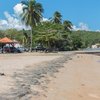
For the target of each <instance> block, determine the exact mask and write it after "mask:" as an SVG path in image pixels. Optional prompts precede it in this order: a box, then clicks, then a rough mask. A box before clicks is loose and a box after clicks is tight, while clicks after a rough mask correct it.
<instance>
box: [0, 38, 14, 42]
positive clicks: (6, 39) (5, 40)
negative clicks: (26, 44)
mask: <svg viewBox="0 0 100 100" xmlns="http://www.w3.org/2000/svg"><path fill="white" fill-rule="evenodd" d="M0 43H13V41H12V40H11V39H9V38H7V37H4V38H2V39H0Z"/></svg>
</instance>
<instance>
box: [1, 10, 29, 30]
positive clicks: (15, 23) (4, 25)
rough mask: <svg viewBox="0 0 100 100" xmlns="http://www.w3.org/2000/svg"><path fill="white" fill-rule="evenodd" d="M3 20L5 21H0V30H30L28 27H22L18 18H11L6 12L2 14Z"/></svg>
mask: <svg viewBox="0 0 100 100" xmlns="http://www.w3.org/2000/svg"><path fill="white" fill-rule="evenodd" d="M4 15H5V18H6V20H0V29H3V30H5V29H10V28H15V29H18V30H21V29H23V28H24V29H26V30H27V29H30V27H26V26H25V25H23V24H22V23H21V21H20V19H19V18H17V17H16V16H13V15H11V14H9V13H8V12H4Z"/></svg>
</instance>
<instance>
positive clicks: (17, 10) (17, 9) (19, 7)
mask: <svg viewBox="0 0 100 100" xmlns="http://www.w3.org/2000/svg"><path fill="white" fill-rule="evenodd" d="M13 9H14V12H15V14H16V15H20V14H21V13H22V12H23V5H22V4H21V3H18V4H17V5H15V6H14V7H13Z"/></svg>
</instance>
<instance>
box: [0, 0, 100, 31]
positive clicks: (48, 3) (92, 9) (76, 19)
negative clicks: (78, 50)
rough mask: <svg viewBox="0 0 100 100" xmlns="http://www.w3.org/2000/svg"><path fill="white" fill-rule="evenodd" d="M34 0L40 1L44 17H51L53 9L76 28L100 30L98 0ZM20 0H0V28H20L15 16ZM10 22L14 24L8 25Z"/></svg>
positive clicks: (99, 4) (99, 2)
mask: <svg viewBox="0 0 100 100" xmlns="http://www.w3.org/2000/svg"><path fill="white" fill-rule="evenodd" d="M36 1H37V2H40V3H42V5H43V8H44V13H43V16H44V18H45V19H48V18H50V17H52V16H53V13H54V12H55V11H59V12H60V13H61V14H62V16H63V17H62V19H63V20H70V21H71V22H72V23H73V25H74V26H73V28H74V29H76V30H78V29H80V30H93V31H94V30H95V31H97V30H98V31H99V30H100V0H36ZM20 2H21V0H0V25H1V26H0V28H4V27H6V28H7V27H9V28H10V27H14V26H16V27H15V28H20V27H19V26H18V25H20V26H21V23H20V21H19V20H18V18H17V13H19V12H20V8H21V6H20V5H19V3H20ZM8 22H9V23H8ZM10 22H12V23H14V24H13V25H9V24H10ZM6 24H7V25H6ZM15 24H16V25H15ZM22 27H25V26H22ZM22 27H21V28H22Z"/></svg>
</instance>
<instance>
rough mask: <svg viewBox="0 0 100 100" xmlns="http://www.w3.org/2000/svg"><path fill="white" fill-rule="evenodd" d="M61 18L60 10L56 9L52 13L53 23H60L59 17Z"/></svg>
mask: <svg viewBox="0 0 100 100" xmlns="http://www.w3.org/2000/svg"><path fill="white" fill-rule="evenodd" d="M61 18H62V15H61V13H60V12H58V11H56V12H55V13H54V15H53V23H56V24H61V20H62V19H61Z"/></svg>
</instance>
